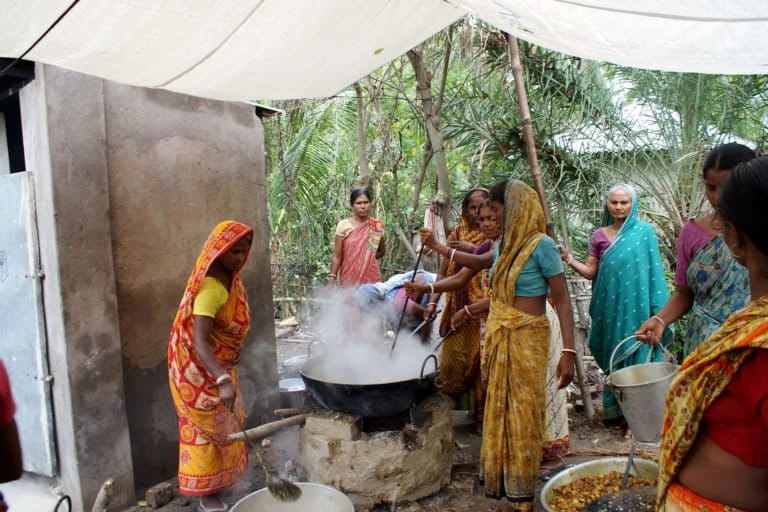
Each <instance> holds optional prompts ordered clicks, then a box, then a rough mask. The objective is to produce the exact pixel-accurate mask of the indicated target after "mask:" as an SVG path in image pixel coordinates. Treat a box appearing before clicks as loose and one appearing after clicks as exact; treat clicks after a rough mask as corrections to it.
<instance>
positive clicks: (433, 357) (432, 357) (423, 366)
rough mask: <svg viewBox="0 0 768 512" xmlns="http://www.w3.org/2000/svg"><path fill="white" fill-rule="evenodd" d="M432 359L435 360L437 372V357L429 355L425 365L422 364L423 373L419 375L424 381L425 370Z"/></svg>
mask: <svg viewBox="0 0 768 512" xmlns="http://www.w3.org/2000/svg"><path fill="white" fill-rule="evenodd" d="M430 359H434V360H435V372H437V356H435V354H429V355H428V356H427V357H426V358H425V359H424V362H423V363H421V373H420V374H419V377H420V378H421V379H424V368H426V367H427V361H429V360H430Z"/></svg>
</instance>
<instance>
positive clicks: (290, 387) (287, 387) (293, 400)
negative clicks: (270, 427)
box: [277, 377, 307, 409]
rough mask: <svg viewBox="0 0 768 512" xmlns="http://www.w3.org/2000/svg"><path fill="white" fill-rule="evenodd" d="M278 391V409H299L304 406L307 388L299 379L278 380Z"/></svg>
mask: <svg viewBox="0 0 768 512" xmlns="http://www.w3.org/2000/svg"><path fill="white" fill-rule="evenodd" d="M277 387H278V390H279V391H280V407H283V408H287V409H301V408H302V406H303V405H304V392H305V391H306V389H307V387H306V386H305V385H304V381H303V380H301V377H298V378H296V377H294V378H290V379H280V380H279V381H278V386H277Z"/></svg>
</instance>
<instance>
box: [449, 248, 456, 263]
mask: <svg viewBox="0 0 768 512" xmlns="http://www.w3.org/2000/svg"><path fill="white" fill-rule="evenodd" d="M449 254H450V255H451V256H450V257H449V258H448V261H453V257H454V256H455V255H456V249H451V252H450V253H449Z"/></svg>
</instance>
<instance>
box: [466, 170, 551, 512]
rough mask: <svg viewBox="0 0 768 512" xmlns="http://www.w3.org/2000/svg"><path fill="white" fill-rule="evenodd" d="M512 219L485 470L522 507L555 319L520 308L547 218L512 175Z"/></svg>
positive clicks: (488, 366)
mask: <svg viewBox="0 0 768 512" xmlns="http://www.w3.org/2000/svg"><path fill="white" fill-rule="evenodd" d="M504 202H505V223H504V235H503V238H502V241H501V244H502V245H501V248H500V252H499V257H498V259H497V261H496V263H495V265H494V267H493V275H492V277H491V289H492V295H491V309H490V313H489V315H488V321H487V334H486V339H485V347H484V351H485V357H484V359H483V373H484V374H485V375H487V377H488V391H487V396H486V403H485V415H484V416H485V417H484V422H485V424H484V427H483V445H482V451H481V471H482V475H481V476H482V478H483V480H484V482H485V493H486V495H488V496H492V497H496V498H500V497H502V496H506V497H507V498H508V499H509V500H510V501H512V502H515V503H517V504H518V506H526V507H527V506H530V505H532V502H533V497H534V490H535V486H536V480H537V478H538V468H539V463H540V461H541V455H542V447H543V444H544V427H545V425H544V407H545V385H546V372H547V353H548V349H549V322H548V321H547V317H546V316H545V315H540V316H532V315H528V314H526V313H523V312H522V311H520V310H518V309H516V308H515V307H514V303H515V283H516V281H517V278H518V276H519V275H520V272H521V271H522V269H523V267H524V266H525V264H526V262H527V261H528V259H529V258H530V256H531V254H532V253H533V251H534V250H535V249H536V246H537V245H538V244H539V242H540V241H541V239H542V237H544V233H545V229H546V224H545V221H544V213H543V211H542V209H541V204H540V203H539V199H538V196H537V195H536V192H534V190H533V189H531V188H530V187H528V186H527V185H525V184H524V183H522V182H520V181H510V182H509V184H508V185H507V189H506V192H505V197H504Z"/></svg>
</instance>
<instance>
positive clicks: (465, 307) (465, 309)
mask: <svg viewBox="0 0 768 512" xmlns="http://www.w3.org/2000/svg"><path fill="white" fill-rule="evenodd" d="M464 312H465V313H466V314H467V316H468V317H469V318H475V316H474V315H473V314H472V313H470V312H469V306H464Z"/></svg>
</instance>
